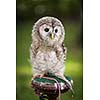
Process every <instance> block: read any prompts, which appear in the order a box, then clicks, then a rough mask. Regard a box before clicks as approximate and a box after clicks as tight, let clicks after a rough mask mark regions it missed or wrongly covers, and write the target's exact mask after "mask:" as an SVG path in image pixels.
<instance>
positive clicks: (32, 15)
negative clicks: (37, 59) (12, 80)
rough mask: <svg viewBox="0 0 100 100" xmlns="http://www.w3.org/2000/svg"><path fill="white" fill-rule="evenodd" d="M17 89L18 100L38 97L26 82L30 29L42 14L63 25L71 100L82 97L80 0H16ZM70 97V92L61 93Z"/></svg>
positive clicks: (29, 71) (29, 74)
mask: <svg viewBox="0 0 100 100" xmlns="http://www.w3.org/2000/svg"><path fill="white" fill-rule="evenodd" d="M16 2H17V7H16V12H17V16H16V17H17V21H16V22H17V34H16V40H17V41H16V46H17V47H16V48H17V51H16V55H17V64H16V77H17V78H16V79H17V80H16V88H17V89H16V90H17V95H16V98H17V100H39V99H38V97H37V96H35V95H34V92H33V90H32V88H31V86H30V84H29V82H30V80H31V77H32V68H31V65H30V63H29V62H28V59H29V47H30V44H31V32H32V26H33V24H34V22H36V21H37V20H38V19H39V18H41V17H43V16H54V17H57V18H58V19H60V20H61V21H62V23H63V24H64V27H65V31H66V35H65V41H64V43H65V46H66V47H67V48H68V54H67V61H66V70H65V74H66V75H68V76H71V77H72V79H73V80H74V91H75V95H74V100H83V60H82V59H83V43H82V42H83V30H82V27H83V26H82V21H83V19H82V16H83V15H82V13H83V12H82V8H83V7H82V6H83V4H82V3H83V1H82V0H17V1H16ZM61 100H71V93H70V92H67V93H64V94H62V95H61Z"/></svg>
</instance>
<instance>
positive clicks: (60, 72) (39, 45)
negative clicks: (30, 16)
mask: <svg viewBox="0 0 100 100" xmlns="http://www.w3.org/2000/svg"><path fill="white" fill-rule="evenodd" d="M64 36H65V31H64V27H63V25H62V23H61V22H60V21H59V20H58V19H57V18H54V17H43V18H41V19H39V20H38V21H37V22H36V23H35V24H34V26H33V30H32V44H31V48H30V60H31V64H32V69H33V77H36V76H40V77H43V75H44V74H46V73H52V74H53V75H55V76H57V77H59V78H62V79H64V80H65V81H66V82H67V83H68V84H69V87H70V88H72V86H71V83H70V82H69V81H68V80H67V79H66V78H65V77H64V68H65V66H64V65H65V64H64V62H65V58H66V50H67V49H66V48H65V47H64V45H63V41H64Z"/></svg>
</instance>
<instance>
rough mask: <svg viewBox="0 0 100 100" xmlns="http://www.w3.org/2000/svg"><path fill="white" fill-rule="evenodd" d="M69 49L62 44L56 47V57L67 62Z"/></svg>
mask: <svg viewBox="0 0 100 100" xmlns="http://www.w3.org/2000/svg"><path fill="white" fill-rule="evenodd" d="M66 54H67V48H66V47H65V46H64V44H62V45H61V46H57V47H56V56H57V58H58V59H59V60H64V61H65V60H66Z"/></svg>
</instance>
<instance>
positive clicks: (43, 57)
mask: <svg viewBox="0 0 100 100" xmlns="http://www.w3.org/2000/svg"><path fill="white" fill-rule="evenodd" d="M36 59H37V60H38V62H42V63H55V62H56V61H57V56H56V52H55V51H53V50H51V51H50V50H42V51H41V50H39V51H38V52H37V55H36Z"/></svg>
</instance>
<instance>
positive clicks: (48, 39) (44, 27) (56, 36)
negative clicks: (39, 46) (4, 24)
mask: <svg viewBox="0 0 100 100" xmlns="http://www.w3.org/2000/svg"><path fill="white" fill-rule="evenodd" d="M36 27H37V29H36ZM36 27H35V29H36V31H37V33H38V35H39V37H40V38H41V39H42V41H45V43H46V44H47V45H48V46H52V45H54V44H55V43H57V42H58V41H60V40H61V39H62V38H63V39H64V28H63V25H62V24H61V22H60V21H59V20H58V19H56V18H54V17H43V18H42V19H40V20H39V21H37V23H36ZM62 41H63V40H62Z"/></svg>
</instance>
